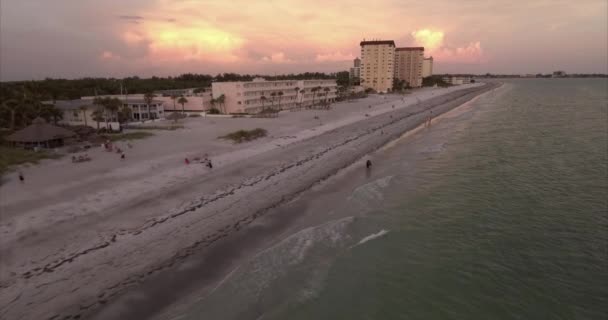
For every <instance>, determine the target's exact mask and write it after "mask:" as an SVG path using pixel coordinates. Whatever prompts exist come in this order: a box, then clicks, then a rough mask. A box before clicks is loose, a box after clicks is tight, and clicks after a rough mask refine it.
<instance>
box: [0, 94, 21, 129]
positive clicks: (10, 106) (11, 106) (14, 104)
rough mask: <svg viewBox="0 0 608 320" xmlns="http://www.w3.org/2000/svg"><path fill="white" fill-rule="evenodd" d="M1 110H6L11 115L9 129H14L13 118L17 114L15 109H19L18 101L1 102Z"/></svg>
mask: <svg viewBox="0 0 608 320" xmlns="http://www.w3.org/2000/svg"><path fill="white" fill-rule="evenodd" d="M1 107H2V109H6V110H8V111H9V112H10V113H11V121H10V127H9V128H10V129H11V130H14V129H15V116H16V114H17V109H19V108H18V107H19V101H17V100H16V99H10V100H6V101H3V102H2V105H1Z"/></svg>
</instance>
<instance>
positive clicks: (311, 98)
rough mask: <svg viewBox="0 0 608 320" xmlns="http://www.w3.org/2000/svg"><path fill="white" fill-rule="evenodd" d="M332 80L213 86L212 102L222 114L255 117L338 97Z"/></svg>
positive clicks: (226, 83) (232, 83)
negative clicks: (254, 114)
mask: <svg viewBox="0 0 608 320" xmlns="http://www.w3.org/2000/svg"><path fill="white" fill-rule="evenodd" d="M336 92H337V84H336V80H335V79H313V80H277V81H266V80H264V79H262V78H256V79H254V80H253V81H248V82H242V81H239V82H214V83H213V84H212V93H213V98H214V99H215V100H216V101H217V100H220V101H221V100H222V96H223V103H217V102H216V108H218V109H220V111H221V112H222V113H258V112H260V111H262V110H263V109H265V108H272V109H275V110H278V109H281V110H287V109H292V108H295V107H299V106H302V107H307V106H311V105H313V103H314V104H318V103H321V102H325V101H327V102H333V101H335V99H336V97H337V93H336Z"/></svg>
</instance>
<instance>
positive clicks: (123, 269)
mask: <svg viewBox="0 0 608 320" xmlns="http://www.w3.org/2000/svg"><path fill="white" fill-rule="evenodd" d="M493 88H496V85H495V84H486V85H485V86H481V87H475V88H468V89H463V90H458V91H455V92H452V93H448V94H445V95H442V96H438V97H434V98H431V99H429V100H427V101H423V102H421V103H420V104H419V105H417V106H415V109H416V111H414V112H411V111H412V110H409V109H408V110H399V109H396V110H394V111H390V112H385V113H381V114H378V115H375V116H371V117H369V118H366V119H363V120H361V121H359V122H354V123H351V124H347V125H345V126H342V127H339V128H335V129H332V130H328V131H327V132H325V133H323V134H321V135H318V136H314V137H312V138H308V139H304V140H302V141H300V142H298V143H294V144H289V145H286V146H284V147H282V148H278V149H274V150H270V151H267V152H263V153H261V154H259V155H256V156H253V157H252V159H251V160H253V161H255V160H266V161H268V160H269V159H272V160H271V161H273V163H274V164H275V169H273V170H271V171H267V170H266V168H258V170H250V171H253V173H256V172H257V173H259V174H257V175H254V177H253V178H249V179H247V180H246V181H244V182H243V181H239V178H240V177H242V174H241V175H235V172H239V168H231V167H230V166H226V167H225V168H222V169H223V170H218V171H215V172H213V173H210V174H209V177H205V179H206V180H212V179H221V178H223V176H224V175H225V174H228V177H230V178H232V179H231V180H232V181H237V183H236V184H233V185H232V187H229V188H227V189H224V190H223V191H216V192H209V194H208V195H206V196H203V197H201V196H200V194H205V192H204V190H201V191H192V190H188V191H187V192H185V193H186V195H183V196H182V197H184V198H187V197H190V199H195V198H198V200H196V201H192V202H189V203H187V204H185V205H183V206H182V207H181V209H176V210H171V211H169V213H168V214H165V215H161V216H158V217H156V218H154V219H150V220H148V222H146V223H145V224H143V225H141V226H140V227H139V228H131V229H127V230H122V231H121V232H117V233H114V234H113V235H105V236H102V238H101V241H99V242H97V243H95V245H92V246H90V247H89V248H88V249H84V250H81V251H78V252H76V253H75V254H73V255H71V256H70V255H68V256H66V257H64V259H61V260H58V261H56V262H54V263H50V264H46V265H44V266H40V267H39V268H38V270H36V269H37V268H31V269H30V270H29V271H27V272H24V273H21V275H20V276H19V275H18V277H19V279H18V280H16V282H13V283H6V284H4V283H3V288H4V289H10V288H11V287H12V289H24V288H23V287H25V289H27V290H24V291H25V294H26V296H29V298H30V299H31V300H33V301H30V303H36V304H37V303H42V304H43V306H40V305H38V308H37V310H28V311H29V312H30V314H29V317H32V316H34V317H37V318H55V319H57V318H67V319H70V318H75V317H77V316H78V317H82V316H91V315H93V314H94V313H96V312H95V311H94V310H97V309H103V308H100V307H102V306H104V305H105V304H106V303H108V302H109V301H110V300H112V299H114V298H116V297H117V296H118V295H121V294H123V293H125V292H127V291H128V289H129V288H132V287H134V286H135V285H138V284H141V283H142V282H144V280H145V279H146V278H149V277H150V276H151V275H154V274H158V273H160V272H161V271H164V270H169V269H171V268H172V267H175V266H176V265H177V264H179V263H181V262H183V261H184V260H185V259H186V258H188V257H189V256H190V255H192V254H194V253H196V252H197V251H200V250H201V249H202V247H211V246H212V245H213V244H214V243H216V242H218V240H220V239H223V238H226V237H228V236H230V235H232V234H235V233H236V231H239V230H241V229H242V228H243V227H244V226H246V225H249V224H250V223H251V222H252V221H254V220H255V219H256V218H258V217H259V216H262V215H263V214H264V213H266V212H268V211H269V210H272V209H274V208H277V207H278V206H280V205H282V204H284V203H286V202H288V201H291V199H293V198H294V197H297V195H298V194H300V193H301V192H303V191H305V190H308V189H309V188H310V187H311V186H313V185H315V184H316V183H318V182H319V181H323V180H325V179H327V178H328V177H331V176H333V175H335V174H336V173H337V172H338V171H339V170H341V169H343V168H346V167H348V166H350V165H352V164H353V163H355V162H357V161H358V160H359V159H360V158H361V157H363V156H365V155H367V154H369V153H371V152H373V151H376V150H378V149H379V148H381V147H382V146H384V145H386V144H387V143H388V142H390V141H392V140H394V139H396V138H398V137H399V136H401V135H402V134H403V133H404V132H407V131H411V130H412V126H414V127H416V126H417V124H419V123H420V121H424V118H425V112H426V111H427V110H428V108H432V109H433V111H434V112H433V113H434V114H436V115H440V114H443V113H445V112H447V111H449V110H451V109H453V108H455V107H457V106H460V105H462V104H463V103H464V102H466V101H469V100H470V99H471V98H474V97H476V96H479V95H480V94H481V93H484V92H487V91H488V90H491V89H493ZM463 91H464V93H463ZM446 96H448V97H446ZM435 110H437V111H435ZM435 112H437V113H435ZM393 115H394V116H395V117H394V118H393ZM379 131H384V134H379ZM275 157H276V158H275ZM294 159H295V160H294ZM248 176H249V177H251V175H248ZM239 182H240V183H239ZM197 184H200V181H198V180H194V181H192V182H187V183H185V185H184V186H181V188H180V189H178V190H173V191H171V192H170V193H169V194H168V195H167V196H171V195H172V194H175V193H179V192H180V190H184V189H189V188H190V187H194V186H197ZM196 194H198V195H199V196H194V197H192V195H196ZM152 205H153V203H152ZM193 213H194V214H193ZM220 242H221V241H220ZM151 252H154V254H153V253H151ZM151 255H152V256H151ZM108 257H124V258H123V259H121V261H108ZM75 261H76V263H75ZM142 261H145V262H146V263H144V262H142ZM108 262H110V263H108ZM87 266H96V267H95V268H87ZM28 272H29V273H28ZM97 274H104V279H96V275H97ZM126 274H129V276H125V275H126ZM66 276H68V279H67V280H63V279H65V277H66ZM70 277H71V278H78V279H77V280H74V279H70ZM40 286H42V287H44V288H46V289H44V291H42V292H40V290H36V288H39V287H40ZM83 286H87V289H88V290H87V291H86V292H83V290H85V289H84V288H82V287H83ZM18 287H19V288H18ZM74 287H76V291H72V292H76V293H75V294H72V295H66V296H62V297H57V298H55V299H53V298H52V297H54V296H55V295H57V294H60V293H64V292H69V291H70V289H72V290H73V288H74ZM104 288H105V289H104ZM100 292H101V293H100ZM21 296H22V295H21V294H19V295H18V297H17V298H16V299H12V300H11V301H6V300H4V299H0V300H2V301H5V302H8V303H7V304H4V303H3V305H7V307H6V308H3V309H4V310H2V311H1V312H2V314H5V315H7V316H8V315H13V316H14V317H15V318H16V317H22V318H27V317H28V315H23V314H20V313H21V312H19V310H20V309H21V308H19V306H20V305H21V306H24V307H25V305H24V303H27V302H24V300H23V299H25V298H27V297H24V298H23V299H20V298H21ZM34 296H36V297H37V298H34ZM75 296H78V297H80V300H79V301H75V300H74V299H75V298H76V297H75ZM45 297H46V298H45ZM5 298H6V296H5ZM49 298H50V299H49ZM49 301H50V302H49ZM53 303H55V305H54V304H53ZM57 304H59V305H61V306H63V307H59V308H60V309H62V310H61V311H60V312H59V313H57V314H53V313H52V311H58V310H57V309H58V308H57ZM75 304H78V305H75ZM21 311H23V310H21ZM53 316H55V317H53Z"/></svg>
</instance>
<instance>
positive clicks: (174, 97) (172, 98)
mask: <svg viewBox="0 0 608 320" xmlns="http://www.w3.org/2000/svg"><path fill="white" fill-rule="evenodd" d="M175 99H177V95H176V94H175V93H173V94H171V100H173V113H175Z"/></svg>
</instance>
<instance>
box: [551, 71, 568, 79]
mask: <svg viewBox="0 0 608 320" xmlns="http://www.w3.org/2000/svg"><path fill="white" fill-rule="evenodd" d="M565 76H566V72H565V71H554V72H553V78H563V77H565Z"/></svg>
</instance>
